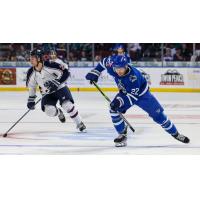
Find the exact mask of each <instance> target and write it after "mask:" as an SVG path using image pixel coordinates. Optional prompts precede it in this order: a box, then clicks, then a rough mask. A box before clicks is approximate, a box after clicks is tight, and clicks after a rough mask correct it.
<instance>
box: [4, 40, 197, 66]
mask: <svg viewBox="0 0 200 200" xmlns="http://www.w3.org/2000/svg"><path fill="white" fill-rule="evenodd" d="M115 45H116V44H113V43H95V44H92V43H70V44H67V43H34V44H30V43H7V44H6V43H3V44H0V61H28V60H29V53H30V50H31V49H32V48H42V49H44V50H49V49H54V50H55V51H56V52H57V55H58V56H59V57H60V58H61V59H63V60H66V61H75V62H76V61H100V60H101V59H102V58H103V57H105V56H108V55H111V54H112V52H113V47H114V46H115ZM121 45H122V46H123V50H124V52H127V53H128V54H129V55H130V57H131V60H132V61H133V62H134V61H162V60H163V61H200V44H195V50H194V49H193V44H192V43H184V44H183V43H164V44H161V43H128V44H127V43H124V44H121Z"/></svg>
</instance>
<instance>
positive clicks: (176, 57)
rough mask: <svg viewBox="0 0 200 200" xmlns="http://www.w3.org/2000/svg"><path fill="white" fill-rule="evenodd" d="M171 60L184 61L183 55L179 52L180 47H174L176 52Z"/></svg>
mask: <svg viewBox="0 0 200 200" xmlns="http://www.w3.org/2000/svg"><path fill="white" fill-rule="evenodd" d="M173 60H174V61H184V58H183V56H182V54H181V48H177V49H176V53H175V55H174V57H173Z"/></svg>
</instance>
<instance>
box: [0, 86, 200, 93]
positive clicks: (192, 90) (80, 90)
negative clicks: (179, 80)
mask: <svg viewBox="0 0 200 200" xmlns="http://www.w3.org/2000/svg"><path fill="white" fill-rule="evenodd" d="M101 89H102V90H103V91H104V92H117V91H118V89H117V88H101ZM70 90H71V91H72V92H97V91H98V90H97V89H96V88H92V87H91V88H90V87H88V88H77V87H71V88H70ZM9 91H11V92H12V91H13V92H21V91H28V89H27V88H25V87H0V92H9ZM150 91H151V92H200V88H151V89H150Z"/></svg>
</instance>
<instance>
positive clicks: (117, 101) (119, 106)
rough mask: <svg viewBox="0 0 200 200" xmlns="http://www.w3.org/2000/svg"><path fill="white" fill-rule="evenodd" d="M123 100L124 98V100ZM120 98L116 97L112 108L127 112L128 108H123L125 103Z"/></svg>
mask: <svg viewBox="0 0 200 200" xmlns="http://www.w3.org/2000/svg"><path fill="white" fill-rule="evenodd" d="M122 101H123V100H122ZM122 101H121V100H120V99H119V98H114V99H113V101H112V102H111V103H110V108H111V110H113V111H115V112H120V113H123V114H124V113H126V110H123V109H122V106H123V105H124V103H123V102H122Z"/></svg>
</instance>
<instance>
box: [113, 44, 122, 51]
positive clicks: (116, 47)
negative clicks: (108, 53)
mask: <svg viewBox="0 0 200 200" xmlns="http://www.w3.org/2000/svg"><path fill="white" fill-rule="evenodd" d="M118 49H124V45H123V44H116V45H115V46H114V47H113V50H114V51H117V50H118Z"/></svg>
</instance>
